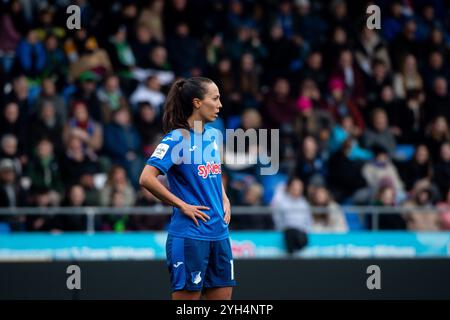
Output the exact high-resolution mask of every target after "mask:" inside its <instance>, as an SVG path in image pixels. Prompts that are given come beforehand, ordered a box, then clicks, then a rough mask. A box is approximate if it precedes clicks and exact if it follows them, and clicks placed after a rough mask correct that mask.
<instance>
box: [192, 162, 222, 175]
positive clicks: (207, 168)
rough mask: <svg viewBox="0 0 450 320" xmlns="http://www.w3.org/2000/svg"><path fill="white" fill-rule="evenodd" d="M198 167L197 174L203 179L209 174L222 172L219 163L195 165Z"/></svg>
mask: <svg viewBox="0 0 450 320" xmlns="http://www.w3.org/2000/svg"><path fill="white" fill-rule="evenodd" d="M197 169H198V175H199V176H200V177H202V178H203V179H206V178H208V176H209V175H210V174H212V175H216V174H220V173H222V167H221V165H220V163H214V162H213V163H209V162H207V163H206V164H201V165H199V166H197Z"/></svg>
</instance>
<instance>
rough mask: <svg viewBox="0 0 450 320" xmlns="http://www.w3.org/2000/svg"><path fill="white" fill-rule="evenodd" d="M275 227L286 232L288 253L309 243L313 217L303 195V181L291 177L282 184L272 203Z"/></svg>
mask: <svg viewBox="0 0 450 320" xmlns="http://www.w3.org/2000/svg"><path fill="white" fill-rule="evenodd" d="M271 206H272V208H273V209H274V211H273V216H272V217H273V221H274V223H275V228H276V229H277V230H281V231H283V233H284V239H285V243H286V247H287V251H288V253H290V254H292V253H294V252H295V251H297V250H300V249H302V248H303V247H304V246H306V244H307V243H308V238H307V233H309V232H310V231H311V228H312V224H313V218H312V214H311V208H310V207H309V204H308V202H307V201H306V199H305V198H304V196H303V182H302V181H301V180H300V179H299V178H297V177H291V178H290V179H289V180H288V182H287V183H286V185H280V186H279V187H278V188H277V190H276V192H275V195H274V197H273V199H272V203H271Z"/></svg>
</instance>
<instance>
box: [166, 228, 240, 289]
mask: <svg viewBox="0 0 450 320" xmlns="http://www.w3.org/2000/svg"><path fill="white" fill-rule="evenodd" d="M166 256H167V267H168V269H169V273H170V282H171V288H172V292H173V291H178V290H188V291H201V290H202V289H203V288H217V287H232V286H235V285H236V281H235V279H234V265H233V255H232V252H231V244H230V239H225V240H219V241H206V240H195V239H188V238H179V237H174V236H172V235H170V234H169V235H168V237H167V242H166Z"/></svg>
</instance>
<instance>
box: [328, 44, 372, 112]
mask: <svg viewBox="0 0 450 320" xmlns="http://www.w3.org/2000/svg"><path fill="white" fill-rule="evenodd" d="M330 78H331V79H339V80H341V81H343V82H344V84H345V92H346V95H347V96H348V97H350V98H351V99H352V100H353V101H354V102H355V103H356V104H357V106H359V107H365V106H366V104H367V101H366V97H365V90H366V89H365V85H364V78H363V73H362V72H361V70H360V69H359V66H358V65H357V64H356V63H355V62H354V58H353V53H352V51H351V50H350V49H344V50H342V51H341V52H340V53H339V60H338V62H337V66H336V68H335V69H334V71H333V72H332V74H331V76H330Z"/></svg>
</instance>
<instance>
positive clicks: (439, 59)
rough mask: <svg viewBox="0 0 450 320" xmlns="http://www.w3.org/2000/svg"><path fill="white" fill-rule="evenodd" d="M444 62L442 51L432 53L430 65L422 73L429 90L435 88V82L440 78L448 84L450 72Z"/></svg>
mask: <svg viewBox="0 0 450 320" xmlns="http://www.w3.org/2000/svg"><path fill="white" fill-rule="evenodd" d="M444 61H445V60H444V55H443V53H442V52H441V51H439V50H436V51H431V52H430V54H429V56H428V64H427V65H426V66H425V67H424V70H423V72H422V73H423V76H424V80H425V83H426V87H427V89H428V90H430V89H432V88H433V84H434V80H435V79H436V78H438V77H443V78H444V79H445V80H446V81H447V83H448V81H449V80H450V70H449V69H448V67H447V65H446V64H445V63H444Z"/></svg>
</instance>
